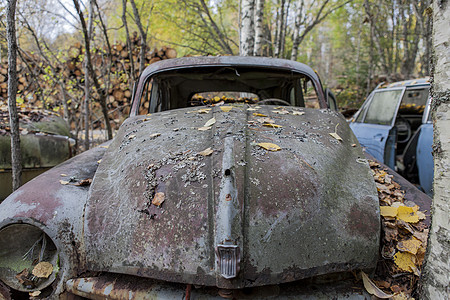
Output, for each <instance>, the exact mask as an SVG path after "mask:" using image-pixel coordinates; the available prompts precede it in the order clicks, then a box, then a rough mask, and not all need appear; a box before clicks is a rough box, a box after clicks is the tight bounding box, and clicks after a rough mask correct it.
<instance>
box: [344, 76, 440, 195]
mask: <svg viewBox="0 0 450 300" xmlns="http://www.w3.org/2000/svg"><path fill="white" fill-rule="evenodd" d="M429 90H430V82H429V80H428V79H427V78H423V79H415V80H407V81H400V82H395V83H391V84H380V85H379V86H378V87H377V88H376V89H375V90H374V91H373V92H372V93H371V94H370V95H369V97H367V99H366V101H365V102H364V103H363V105H362V106H361V108H360V109H359V110H358V111H357V112H356V114H355V115H354V116H353V118H352V120H351V123H350V128H351V129H352V130H353V132H354V133H355V135H356V137H357V138H358V141H359V142H360V144H361V146H362V147H364V148H365V150H366V151H367V152H368V153H369V154H370V155H372V156H373V157H375V158H376V159H377V160H378V161H380V162H382V163H384V164H386V165H387V166H389V167H390V168H392V169H394V170H396V171H397V172H398V173H400V174H401V175H403V176H404V177H405V178H406V179H408V180H410V181H411V182H412V183H415V184H417V185H420V187H421V188H422V189H423V190H424V191H425V192H426V193H427V194H429V195H431V188H432V183H433V157H432V154H431V151H432V144H433V124H432V122H431V117H430V102H431V97H430V92H429Z"/></svg>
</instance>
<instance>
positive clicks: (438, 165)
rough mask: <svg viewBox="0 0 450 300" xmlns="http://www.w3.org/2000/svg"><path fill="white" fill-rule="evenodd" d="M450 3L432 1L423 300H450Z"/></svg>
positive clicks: (442, 0) (443, 0) (446, 0)
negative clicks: (430, 192)
mask: <svg viewBox="0 0 450 300" xmlns="http://www.w3.org/2000/svg"><path fill="white" fill-rule="evenodd" d="M449 37H450V2H449V1H448V0H440V1H436V0H435V1H433V47H434V56H433V64H434V72H433V78H434V80H433V85H432V94H433V124H434V143H433V155H434V184H433V188H434V197H433V205H432V209H431V229H430V235H429V237H428V249H427V256H426V263H425V266H424V269H423V276H422V292H421V294H422V297H421V298H422V299H450V221H449V220H450V217H449V216H450V130H449V129H450V71H449V70H450V45H449V44H448V40H449Z"/></svg>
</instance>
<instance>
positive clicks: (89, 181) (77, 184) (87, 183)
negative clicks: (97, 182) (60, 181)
mask: <svg viewBox="0 0 450 300" xmlns="http://www.w3.org/2000/svg"><path fill="white" fill-rule="evenodd" d="M91 183H92V179H91V178H87V179H83V180H80V181H78V183H75V184H74V185H75V186H87V185H90V184H91Z"/></svg>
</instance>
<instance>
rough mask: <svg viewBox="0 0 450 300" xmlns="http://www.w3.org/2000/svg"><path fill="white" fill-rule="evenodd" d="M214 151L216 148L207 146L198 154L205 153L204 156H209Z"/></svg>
mask: <svg viewBox="0 0 450 300" xmlns="http://www.w3.org/2000/svg"><path fill="white" fill-rule="evenodd" d="M213 152H214V150H212V149H211V148H206V149H205V150H203V151H201V152H199V153H198V154H200V155H203V156H209V155H211V154H212V153H213Z"/></svg>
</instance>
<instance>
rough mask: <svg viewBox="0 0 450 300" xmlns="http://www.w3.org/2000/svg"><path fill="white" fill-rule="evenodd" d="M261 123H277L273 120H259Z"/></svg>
mask: <svg viewBox="0 0 450 300" xmlns="http://www.w3.org/2000/svg"><path fill="white" fill-rule="evenodd" d="M256 120H257V121H258V122H259V123H270V124H271V123H275V121H274V120H273V119H271V118H258V119H256Z"/></svg>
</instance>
